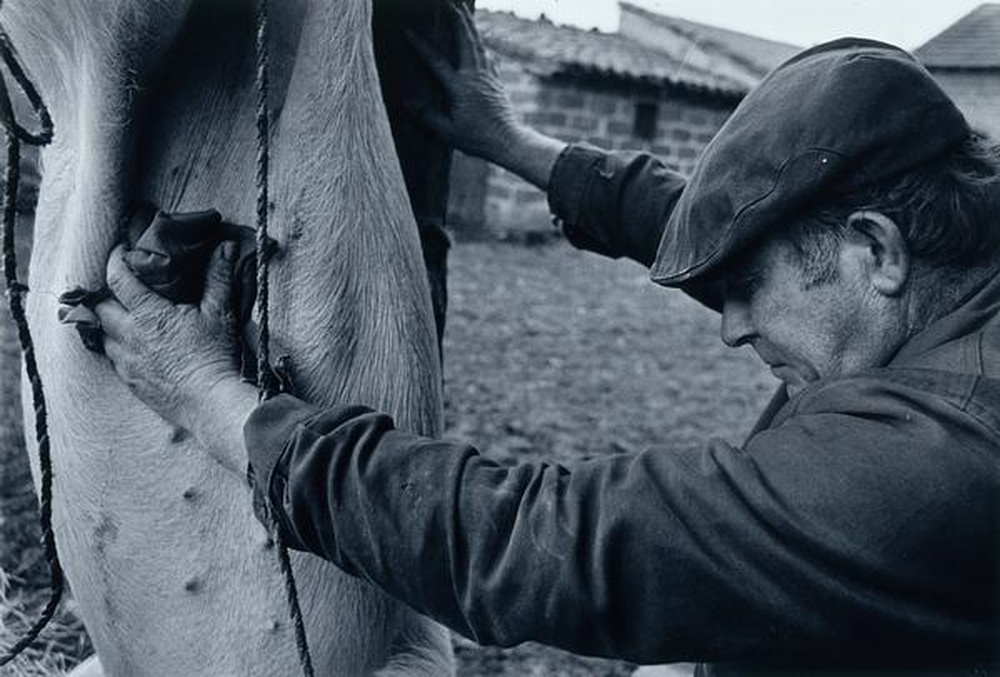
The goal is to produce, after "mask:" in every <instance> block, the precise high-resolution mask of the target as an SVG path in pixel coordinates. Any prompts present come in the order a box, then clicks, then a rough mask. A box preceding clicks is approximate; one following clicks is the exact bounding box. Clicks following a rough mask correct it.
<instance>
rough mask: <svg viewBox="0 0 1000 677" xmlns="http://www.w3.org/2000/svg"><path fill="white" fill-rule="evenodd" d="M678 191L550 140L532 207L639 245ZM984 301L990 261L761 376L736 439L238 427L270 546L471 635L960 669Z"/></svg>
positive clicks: (975, 487) (976, 493)
mask: <svg viewBox="0 0 1000 677" xmlns="http://www.w3.org/2000/svg"><path fill="white" fill-rule="evenodd" d="M682 189H683V180H682V179H680V178H679V177H678V176H677V175H676V174H673V173H672V172H670V171H668V170H666V169H665V168H664V167H663V166H662V165H660V164H659V163H658V162H657V161H656V160H654V159H653V158H651V157H649V156H644V155H614V154H612V155H608V154H604V153H600V152H596V151H591V150H587V149H581V148H572V149H571V150H570V151H569V152H567V153H565V154H564V155H563V156H562V157H561V158H560V160H559V161H558V163H557V165H556V167H555V169H554V170H553V176H552V185H551V188H550V203H551V205H552V207H553V210H554V211H555V212H556V213H557V214H558V215H560V216H561V217H562V218H563V219H564V220H565V221H566V224H567V226H566V228H567V231H568V235H569V237H570V238H571V239H572V240H574V242H576V243H577V244H582V245H584V246H587V247H588V248H592V249H596V250H599V251H603V252H604V253H606V254H610V255H616V256H617V255H629V256H631V257H632V258H635V259H637V260H639V261H641V262H643V263H647V264H648V263H649V262H650V261H651V259H652V256H653V254H654V253H655V251H656V246H655V244H656V243H655V240H656V239H657V237H656V236H655V234H654V233H653V232H652V231H654V230H656V229H655V228H652V227H651V226H652V225H655V224H662V223H664V222H665V218H664V217H665V215H666V214H668V213H669V211H670V209H671V207H672V204H673V202H674V200H675V199H676V196H677V194H678V193H679V192H680V191H681V190H682ZM998 309H1000V279H996V280H993V281H991V282H990V283H988V284H987V285H986V286H985V287H983V288H982V289H980V290H979V291H978V293H976V294H975V295H974V296H973V297H971V298H969V299H968V300H967V301H966V302H965V303H964V304H963V305H962V306H961V307H960V308H958V309H956V310H955V311H954V312H953V313H952V314H950V315H948V316H947V317H945V318H943V319H941V320H940V321H938V322H936V323H934V324H933V325H932V326H930V327H928V328H927V329H926V330H924V331H923V332H921V333H920V334H919V335H917V336H915V337H913V338H912V340H910V341H909V342H908V343H907V344H906V345H905V346H903V348H902V349H901V350H900V351H899V353H898V354H897V355H896V356H895V358H894V359H893V360H892V361H891V363H890V364H888V365H887V366H885V367H883V368H880V369H873V370H870V371H866V372H864V373H859V374H854V375H851V376H847V377H839V378H831V379H826V380H822V381H819V382H816V383H814V384H812V385H810V386H809V387H807V388H806V389H804V390H803V391H802V392H800V393H799V394H798V395H797V396H796V397H794V398H793V399H792V400H791V401H788V400H787V398H786V397H784V394H783V391H782V392H781V393H779V395H778V397H777V398H776V399H775V401H774V402H773V403H772V406H770V407H769V408H768V411H767V412H765V414H764V416H763V418H762V420H761V421H760V423H759V424H758V425H757V427H756V429H755V430H754V432H753V433H752V434H751V436H750V437H749V439H748V440H747V442H746V443H745V444H744V445H743V446H742V447H739V448H737V447H733V446H730V445H728V444H726V443H725V442H721V441H709V442H706V443H705V444H704V446H702V447H701V448H700V449H693V450H692V449H681V448H675V447H673V446H672V445H671V444H670V431H669V430H665V431H664V438H663V442H662V443H661V444H659V445H658V446H656V447H654V448H651V449H649V450H647V451H644V452H642V453H639V454H632V455H622V454H614V455H609V456H608V457H606V458H602V459H600V460H595V461H590V462H586V463H581V464H579V465H577V466H574V467H572V468H568V467H562V466H558V465H551V464H544V463H537V464H521V465H517V466H514V467H502V466H500V465H498V464H496V463H494V462H492V461H490V460H488V459H486V458H484V457H482V456H481V455H480V454H479V453H478V452H477V451H476V450H475V449H474V448H472V447H470V446H467V445H462V444H457V443H453V442H443V441H437V440H430V439H423V438H420V437H417V436H415V435H411V434H408V433H406V432H403V431H399V430H396V429H395V428H394V426H393V423H392V420H391V419H390V418H389V417H387V416H385V415H383V414H379V413H376V412H373V411H371V410H368V409H365V408H363V407H357V406H352V407H342V408H335V409H330V410H326V411H321V410H319V409H316V408H314V407H312V406H310V405H308V404H306V403H304V402H301V401H299V400H297V399H295V398H293V397H290V396H281V397H278V398H276V399H274V400H272V401H270V402H268V403H266V404H263V405H261V406H260V407H259V408H258V409H257V410H256V411H255V412H254V413H253V414H252V415H251V417H250V419H249V421H248V423H247V425H246V428H245V434H246V443H247V448H248V450H249V454H250V459H251V463H252V464H253V466H254V467H255V468H256V470H257V473H258V477H260V478H261V479H262V481H261V485H262V486H264V487H266V488H268V489H269V492H270V497H271V498H272V499H273V501H274V503H275V505H276V507H277V513H278V519H279V520H280V524H281V526H282V529H283V531H284V532H285V534H286V536H287V538H288V539H289V541H290V543H291V545H292V546H293V547H295V548H299V549H303V550H308V551H311V552H313V553H316V554H317V555H320V556H321V557H324V558H326V559H329V560H331V561H333V562H335V563H336V564H337V565H339V566H340V567H342V568H343V569H345V570H346V571H348V572H350V573H352V574H355V575H357V576H360V577H363V578H365V579H367V580H370V581H372V582H373V583H374V584H375V585H377V586H379V587H380V588H382V589H384V590H385V591H386V592H388V593H389V594H390V595H392V596H393V597H396V598H398V599H400V600H402V601H403V602H405V603H406V604H408V605H409V606H411V607H413V608H414V609H417V610H418V611H420V612H422V613H425V614H427V615H429V616H431V617H433V618H435V619H437V620H438V621H440V622H441V623H444V624H445V625H447V626H449V627H451V628H453V629H455V630H456V631H458V632H460V633H461V634H463V635H465V636H468V637H471V638H473V639H475V640H476V641H478V642H480V643H483V644H497V645H502V646H510V645H513V644H517V643H519V642H523V641H526V640H534V641H539V642H544V643H546V644H551V645H554V646H558V647H561V648H564V649H568V650H570V651H573V652H577V653H581V654H589V655H599V656H608V657H615V658H620V659H625V660H629V661H634V662H637V663H662V662H673V661H684V660H697V661H706V662H712V663H717V665H715V666H713V667H712V668H711V672H713V673H715V674H724V673H727V672H730V671H735V672H740V673H741V674H742V673H745V672H750V671H752V670H753V669H755V668H761V667H765V666H766V667H781V666H785V667H787V666H792V667H794V668H795V669H805V667H806V666H813V667H816V666H823V667H827V668H838V669H839V668H857V667H867V668H885V667H889V666H892V667H898V668H904V669H905V668H908V667H914V666H920V667H929V666H941V667H943V666H948V667H956V666H974V665H980V666H981V665H986V664H989V663H994V662H995V660H996V658H997V655H998V627H1000V626H998V606H1000V588H998V575H1000V539H998V535H1000V528H998V527H1000V317H998ZM581 434H584V433H583V432H581ZM956 672H959V670H957V669H956Z"/></svg>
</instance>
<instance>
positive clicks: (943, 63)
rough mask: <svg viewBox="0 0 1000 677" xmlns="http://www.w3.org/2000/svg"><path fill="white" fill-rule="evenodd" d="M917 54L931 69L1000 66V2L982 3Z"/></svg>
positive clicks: (915, 52) (921, 48)
mask: <svg viewBox="0 0 1000 677" xmlns="http://www.w3.org/2000/svg"><path fill="white" fill-rule="evenodd" d="M914 54H915V55H916V57H917V58H918V59H920V61H921V62H922V63H923V64H924V65H925V66H927V67H928V68H930V69H934V68H1000V4H997V3H987V4H984V5H980V6H979V7H977V8H976V9H974V10H972V11H971V12H969V13H968V14H966V15H965V16H963V17H962V18H961V19H959V20H958V21H956V22H955V23H953V24H952V25H951V26H949V27H948V28H946V29H944V30H943V31H941V32H940V33H938V34H937V35H936V36H934V37H933V38H931V39H930V40H928V41H927V42H926V43H924V44H923V45H921V46H920V47H918V48H917V49H916V50H914Z"/></svg>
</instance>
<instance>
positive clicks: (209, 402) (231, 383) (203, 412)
mask: <svg viewBox="0 0 1000 677" xmlns="http://www.w3.org/2000/svg"><path fill="white" fill-rule="evenodd" d="M257 403H258V395H257V389H256V388H254V387H253V386H252V385H250V384H249V383H245V382H244V381H243V380H242V379H241V378H240V376H239V374H237V373H235V372H234V373H233V374H231V375H226V376H223V377H220V378H218V379H216V380H214V381H212V382H210V383H206V384H205V387H204V388H203V389H202V391H201V392H200V393H198V395H197V397H196V398H194V399H193V400H191V402H190V404H189V412H190V420H189V427H190V431H191V433H192V434H193V435H194V436H195V437H196V438H197V439H198V441H199V442H201V443H202V444H203V445H204V446H205V447H206V448H207V449H208V451H209V453H210V454H211V455H212V457H213V458H215V459H216V460H218V461H219V462H220V463H222V465H224V466H225V467H226V468H228V469H230V470H232V471H234V472H237V473H240V474H243V473H244V472H245V470H246V463H247V460H246V458H247V457H246V449H245V448H244V446H243V424H244V423H245V422H246V420H247V418H249V416H250V414H251V413H252V412H253V410H254V409H255V408H256V407H257Z"/></svg>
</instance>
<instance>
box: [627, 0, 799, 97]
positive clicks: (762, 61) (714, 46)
mask: <svg viewBox="0 0 1000 677" xmlns="http://www.w3.org/2000/svg"><path fill="white" fill-rule="evenodd" d="M619 6H620V7H621V10H622V14H623V15H627V14H631V15H632V16H636V17H640V18H642V19H644V20H645V21H648V22H650V23H652V24H655V25H657V26H660V27H662V28H666V29H668V30H670V31H671V32H673V33H676V34H678V35H679V36H682V37H684V38H687V40H688V41H689V44H687V45H685V48H691V47H692V46H694V48H696V49H701V50H704V51H713V52H716V53H717V54H723V55H725V56H727V57H729V58H730V59H731V60H733V61H735V62H736V63H737V64H739V65H740V66H742V67H743V68H745V69H746V70H747V71H749V73H750V74H752V75H754V76H756V78H757V79H759V78H761V77H763V76H764V75H765V74H767V72H768V71H770V70H771V69H773V68H775V67H776V66H778V65H780V64H781V63H783V62H784V61H785V60H786V59H788V58H789V57H791V56H792V55H794V54H796V53H797V52H799V51H801V50H802V48H801V47H798V46H796V45H792V44H789V43H786V42H778V41H776V40H767V39H765V38H760V37H757V36H756V35H749V34H747V33H740V32H739V31H733V30H729V29H727V28H719V27H718V26H710V25H708V24H703V23H698V22H696V21H689V20H687V19H681V18H679V17H674V16H667V15H665V14H659V13H657V12H651V11H649V10H647V9H643V8H642V7H638V6H636V5H633V4H631V3H629V2H619ZM665 48H667V49H669V47H667V46H665Z"/></svg>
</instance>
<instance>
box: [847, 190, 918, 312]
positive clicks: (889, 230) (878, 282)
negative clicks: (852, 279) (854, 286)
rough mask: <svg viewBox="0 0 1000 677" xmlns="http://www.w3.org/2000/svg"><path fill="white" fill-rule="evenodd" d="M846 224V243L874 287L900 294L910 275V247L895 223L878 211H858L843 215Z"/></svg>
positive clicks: (887, 292) (886, 294) (877, 289)
mask: <svg viewBox="0 0 1000 677" xmlns="http://www.w3.org/2000/svg"><path fill="white" fill-rule="evenodd" d="M847 226H848V235H847V246H848V247H849V248H850V251H851V253H852V254H853V255H855V256H858V257H861V258H862V259H863V260H862V261H861V262H862V263H863V264H864V265H863V269H864V270H867V271H868V275H869V279H870V281H871V284H872V286H873V287H874V288H875V290H876V291H878V292H879V293H881V294H884V295H885V296H896V295H898V294H900V293H901V292H902V291H903V288H904V287H905V286H906V280H907V278H908V277H909V275H910V250H909V247H907V245H906V240H905V238H904V237H903V233H902V232H901V231H900V230H899V226H897V225H896V222H895V221H893V220H892V219H890V218H889V217H888V216H886V215H885V214H882V213H881V212H876V211H865V210H862V211H856V212H853V213H852V214H851V215H850V216H848V217H847Z"/></svg>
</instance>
